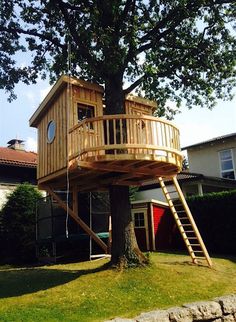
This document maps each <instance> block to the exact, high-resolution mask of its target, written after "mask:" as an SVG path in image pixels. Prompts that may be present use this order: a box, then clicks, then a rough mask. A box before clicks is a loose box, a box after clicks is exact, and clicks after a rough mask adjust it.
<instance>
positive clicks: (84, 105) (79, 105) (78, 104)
mask: <svg viewBox="0 0 236 322" xmlns="http://www.w3.org/2000/svg"><path fill="white" fill-rule="evenodd" d="M79 108H81V109H84V110H89V108H90V109H91V110H92V111H93V116H92V117H85V118H83V119H82V120H79ZM95 110H96V109H95V106H94V105H93V104H88V103H86V102H79V101H78V102H76V112H77V120H78V123H80V122H83V121H84V120H86V119H90V118H93V117H95V116H96V115H95Z"/></svg>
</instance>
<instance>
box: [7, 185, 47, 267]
mask: <svg viewBox="0 0 236 322" xmlns="http://www.w3.org/2000/svg"><path fill="white" fill-rule="evenodd" d="M41 197H42V196H41V194H40V192H39V191H37V190H36V189H35V188H34V187H33V186H32V185H30V184H27V183H24V184H21V185H19V186H18V187H17V188H16V189H15V190H14V191H13V192H12V193H11V194H10V195H9V196H8V199H7V202H6V204H5V205H4V207H3V209H2V211H1V221H2V234H3V245H2V246H3V254H2V256H3V259H5V262H6V261H8V262H30V261H32V260H33V259H34V258H35V215H36V203H37V201H38V200H39V198H41Z"/></svg>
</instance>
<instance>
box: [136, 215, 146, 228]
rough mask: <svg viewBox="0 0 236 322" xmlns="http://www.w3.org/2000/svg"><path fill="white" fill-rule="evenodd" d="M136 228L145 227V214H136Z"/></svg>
mask: <svg viewBox="0 0 236 322" xmlns="http://www.w3.org/2000/svg"><path fill="white" fill-rule="evenodd" d="M134 227H135V228H140V227H145V221H144V213H143V212H136V213H134Z"/></svg>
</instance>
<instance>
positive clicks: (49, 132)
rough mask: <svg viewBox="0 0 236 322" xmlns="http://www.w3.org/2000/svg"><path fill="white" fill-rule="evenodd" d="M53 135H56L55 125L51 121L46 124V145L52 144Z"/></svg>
mask: <svg viewBox="0 0 236 322" xmlns="http://www.w3.org/2000/svg"><path fill="white" fill-rule="evenodd" d="M55 134H56V123H55V121H53V120H52V121H50V122H49V123H48V128H47V140H48V143H52V141H53V140H54V138H55Z"/></svg>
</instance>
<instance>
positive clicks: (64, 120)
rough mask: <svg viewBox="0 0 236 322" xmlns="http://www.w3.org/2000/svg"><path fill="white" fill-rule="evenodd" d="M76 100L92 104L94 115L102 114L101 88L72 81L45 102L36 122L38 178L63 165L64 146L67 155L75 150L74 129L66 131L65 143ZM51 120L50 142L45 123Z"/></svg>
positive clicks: (65, 157)
mask: <svg viewBox="0 0 236 322" xmlns="http://www.w3.org/2000/svg"><path fill="white" fill-rule="evenodd" d="M77 103H82V104H87V105H91V106H94V114H95V116H101V115H103V104H102V93H101V92H97V91H96V90H94V89H91V88H85V87H79V86H76V85H70V86H66V87H65V88H64V89H63V90H62V91H61V92H60V93H59V94H58V96H57V98H56V99H55V100H54V101H53V102H51V103H50V104H49V105H48V108H47V112H46V113H45V115H44V116H43V117H42V119H41V121H40V123H39V125H38V158H39V160H38V161H39V163H38V173H37V177H38V179H41V178H44V177H46V176H47V175H51V174H54V173H56V172H57V171H59V170H62V169H64V168H66V167H67V160H68V155H67V147H68V153H69V155H70V154H71V153H72V151H73V153H74V152H76V150H78V146H79V138H78V133H77V131H74V132H73V133H72V135H70V140H69V144H67V134H68V130H67V129H68V127H69V128H71V127H73V126H74V125H76V124H78V115H77ZM67 107H68V108H67ZM68 118H69V121H68ZM51 120H55V122H56V135H55V139H54V140H53V142H52V143H48V142H47V127H48V123H49V122H50V121H51Z"/></svg>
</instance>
